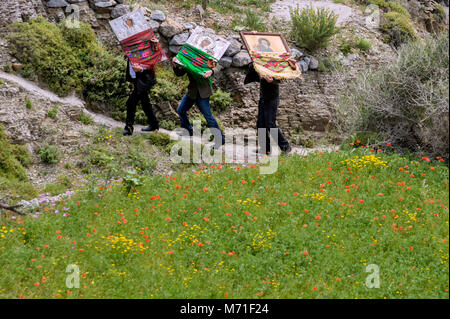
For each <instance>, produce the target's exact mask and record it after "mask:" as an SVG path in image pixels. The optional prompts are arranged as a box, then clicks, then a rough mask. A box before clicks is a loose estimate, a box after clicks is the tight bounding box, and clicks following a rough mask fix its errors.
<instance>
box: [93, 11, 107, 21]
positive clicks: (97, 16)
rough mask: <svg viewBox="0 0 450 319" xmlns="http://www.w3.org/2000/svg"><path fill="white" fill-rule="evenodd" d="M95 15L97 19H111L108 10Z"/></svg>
mask: <svg viewBox="0 0 450 319" xmlns="http://www.w3.org/2000/svg"><path fill="white" fill-rule="evenodd" d="M95 17H96V18H97V19H103V20H109V19H111V14H109V13H108V12H105V13H97V14H96V15H95Z"/></svg>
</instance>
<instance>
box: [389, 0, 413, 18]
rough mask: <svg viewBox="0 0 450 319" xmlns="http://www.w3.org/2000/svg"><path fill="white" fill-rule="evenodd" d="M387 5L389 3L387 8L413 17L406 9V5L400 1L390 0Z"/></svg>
mask: <svg viewBox="0 0 450 319" xmlns="http://www.w3.org/2000/svg"><path fill="white" fill-rule="evenodd" d="M386 5H387V8H388V9H389V11H391V12H398V13H400V14H401V15H403V16H405V17H407V18H411V15H410V14H409V12H408V10H406V8H405V7H404V6H402V5H401V4H400V3H398V2H394V1H389V2H386Z"/></svg>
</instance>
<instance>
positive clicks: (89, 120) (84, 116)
mask: <svg viewBox="0 0 450 319" xmlns="http://www.w3.org/2000/svg"><path fill="white" fill-rule="evenodd" d="M78 121H80V122H81V123H83V124H84V125H89V124H92V123H93V122H94V120H93V119H92V116H90V115H89V114H85V113H80V115H79V116H78Z"/></svg>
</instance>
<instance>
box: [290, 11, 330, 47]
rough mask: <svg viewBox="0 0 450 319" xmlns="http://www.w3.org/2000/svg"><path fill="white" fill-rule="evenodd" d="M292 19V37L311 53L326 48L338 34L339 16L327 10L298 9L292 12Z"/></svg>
mask: <svg viewBox="0 0 450 319" xmlns="http://www.w3.org/2000/svg"><path fill="white" fill-rule="evenodd" d="M291 19H292V30H291V37H292V38H293V39H294V40H295V41H296V42H297V43H298V45H300V46H302V47H305V48H307V49H309V50H311V51H314V50H315V49H318V48H323V47H326V46H327V45H328V43H329V41H330V39H331V37H333V36H334V35H335V34H337V32H338V29H337V28H336V20H337V15H336V14H334V13H333V12H332V11H331V10H329V9H326V8H317V9H314V8H313V7H307V8H304V9H300V8H297V9H296V10H291Z"/></svg>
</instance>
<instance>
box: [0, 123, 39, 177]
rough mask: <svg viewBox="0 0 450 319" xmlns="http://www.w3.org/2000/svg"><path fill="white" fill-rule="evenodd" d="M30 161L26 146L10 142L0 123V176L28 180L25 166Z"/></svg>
mask: <svg viewBox="0 0 450 319" xmlns="http://www.w3.org/2000/svg"><path fill="white" fill-rule="evenodd" d="M30 163H31V157H30V155H29V154H28V152H27V150H26V148H25V147H23V146H21V145H14V144H11V142H10V141H9V139H8V138H7V136H6V135H5V134H4V132H3V128H2V127H1V125H0V177H3V178H6V179H7V180H8V179H10V180H17V181H28V177H27V172H26V170H25V167H26V166H28V165H29V164H30Z"/></svg>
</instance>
